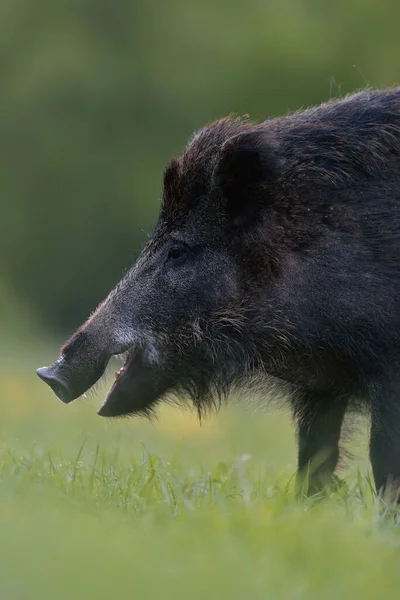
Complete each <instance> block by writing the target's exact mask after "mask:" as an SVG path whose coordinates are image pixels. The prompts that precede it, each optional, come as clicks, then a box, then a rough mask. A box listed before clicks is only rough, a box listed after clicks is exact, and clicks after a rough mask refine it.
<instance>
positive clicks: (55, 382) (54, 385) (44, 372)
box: [36, 367, 74, 402]
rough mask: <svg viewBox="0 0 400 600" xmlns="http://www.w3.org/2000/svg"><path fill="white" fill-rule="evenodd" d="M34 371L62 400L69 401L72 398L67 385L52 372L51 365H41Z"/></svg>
mask: <svg viewBox="0 0 400 600" xmlns="http://www.w3.org/2000/svg"><path fill="white" fill-rule="evenodd" d="M36 373H37V374H38V375H39V377H40V379H42V380H43V381H44V382H45V383H47V385H49V386H50V387H51V389H52V390H53V392H54V393H55V395H56V396H57V397H58V398H59V399H60V400H62V401H63V402H71V401H72V400H74V395H73V393H72V392H71V390H69V388H68V386H67V385H66V383H65V382H64V381H62V379H60V378H59V377H57V375H55V374H54V373H53V372H52V369H51V367H41V368H40V369H37V371H36Z"/></svg>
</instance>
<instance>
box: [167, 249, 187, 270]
mask: <svg viewBox="0 0 400 600" xmlns="http://www.w3.org/2000/svg"><path fill="white" fill-rule="evenodd" d="M188 255H189V251H188V249H187V248H186V247H185V246H174V247H173V248H171V249H170V251H169V252H168V256H167V260H166V264H167V265H168V266H174V267H177V266H178V265H182V264H183V263H184V262H185V261H186V259H187V258H188Z"/></svg>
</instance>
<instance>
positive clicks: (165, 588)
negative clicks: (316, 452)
mask: <svg viewBox="0 0 400 600" xmlns="http://www.w3.org/2000/svg"><path fill="white" fill-rule="evenodd" d="M36 362H39V363H40V358H39V360H38V359H36V360H34V361H32V365H30V364H27V365H24V367H23V368H21V367H20V366H19V367H16V366H15V365H14V363H13V362H12V361H8V363H7V368H6V369H5V370H4V372H2V373H0V408H1V423H0V444H1V445H0V536H1V544H0V598H1V599H2V600H3V599H4V600H17V599H18V600H25V599H26V600H28V599H29V600H36V599H40V600H47V599H52V600H53V599H55V598H56V599H57V600H63V599H64V598H65V599H67V598H68V600H70V599H71V598H74V600H80V599H85V600H88V599H91V598H93V599H96V600H101V599H103V598H104V599H106V598H107V599H109V598H118V599H124V598H140V599H142V598H143V599H153V598H154V599H159V598H160V599H164V598H165V599H169V598H171V599H178V598H185V599H186V598H191V599H203V598H206V599H214V598H215V599H223V598H229V599H232V600H235V599H240V600H242V599H243V600H245V599H246V600H247V599H253V598H257V599H258V598H260V599H261V598H263V599H265V598H268V599H269V598H273V599H285V600H286V599H303V598H304V599H307V600H313V599H315V600H317V599H318V600H321V599H332V600H338V599H340V600H343V599H347V598H352V599H356V598H359V597H360V598H363V600H366V599H372V598H396V599H398V598H399V594H400V526H396V522H395V521H394V519H393V518H391V517H390V516H388V515H386V516H382V514H381V510H380V507H379V505H378V503H377V502H376V500H375V498H374V494H373V492H372V490H371V484H370V478H369V471H368V468H369V467H368V463H367V461H366V448H365V442H366V439H365V436H364V435H361V436H359V437H358V441H357V446H356V447H355V448H353V449H354V450H355V455H356V456H355V459H354V462H350V463H348V464H347V465H346V468H345V469H344V471H343V477H344V479H345V484H343V485H340V486H339V485H338V488H337V490H336V491H334V492H332V493H331V494H330V495H329V496H328V497H327V498H325V499H323V500H320V501H315V500H314V501H311V500H306V499H303V500H302V501H298V500H296V497H295V494H294V489H293V474H294V471H295V467H296V451H295V445H294V435H293V430H292V426H291V423H290V419H289V418H288V417H287V415H285V414H283V413H276V411H272V412H271V411H264V410H261V409H259V408H258V407H256V406H255V405H254V406H252V405H250V406H247V407H244V408H230V409H224V410H223V411H222V412H221V413H220V414H219V415H218V416H217V417H212V418H211V419H210V420H209V421H207V422H206V423H205V425H204V426H203V427H200V426H199V425H198V423H197V421H196V418H195V416H194V415H193V414H191V413H182V412H180V411H178V410H174V409H171V408H166V409H164V410H162V411H161V414H160V420H159V421H158V422H156V423H154V424H150V423H148V422H145V421H143V420H139V419H136V420H131V421H127V420H122V421H119V422H116V423H114V422H108V421H104V420H102V419H100V418H99V417H97V416H96V414H95V413H96V408H97V406H98V405H99V404H100V402H101V395H102V392H99V394H98V395H97V397H94V398H91V399H90V400H89V401H87V402H82V403H77V404H73V405H69V406H65V405H63V404H62V403H60V402H58V401H57V399H56V398H55V397H54V396H52V395H51V393H50V392H49V391H48V390H47V389H46V388H45V387H44V385H43V384H40V382H39V381H36V378H35V375H34V370H33V366H34V364H33V363H36Z"/></svg>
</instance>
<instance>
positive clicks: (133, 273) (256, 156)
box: [37, 88, 400, 492]
mask: <svg viewBox="0 0 400 600" xmlns="http://www.w3.org/2000/svg"><path fill="white" fill-rule="evenodd" d="M399 298H400V88H397V89H392V90H386V91H365V92H360V93H357V94H354V95H350V96H347V97H345V98H343V99H340V100H336V101H330V102H327V103H325V104H323V105H321V106H319V107H316V108H311V109H308V110H304V111H301V112H296V113H294V114H291V115H288V116H285V117H282V118H276V119H272V120H268V121H265V122H263V123H261V124H256V123H254V122H252V121H250V120H249V119H247V118H243V119H242V118H234V117H228V118H225V119H222V120H219V121H217V122H214V123H212V124H210V125H208V126H207V127H205V128H204V129H202V130H201V131H199V132H198V133H196V134H195V135H194V136H193V137H192V139H191V140H190V142H189V144H188V146H187V147H186V150H185V151H184V152H183V154H182V155H180V156H179V157H177V158H174V159H173V160H172V162H171V163H170V164H169V165H168V167H167V169H166V171H165V175H164V186H163V196H162V203H161V209H160V215H159V219H158V222H157V224H156V227H155V229H154V232H153V234H152V235H151V237H150V239H149V241H148V242H147V244H146V245H145V247H144V249H143V251H142V253H141V254H140V256H139V258H138V260H137V261H136V263H135V264H134V265H133V267H132V268H131V270H130V271H129V272H128V273H127V275H126V276H125V277H124V278H123V279H122V280H121V281H120V283H118V285H117V286H116V288H115V289H114V290H112V292H111V293H110V295H109V296H108V297H107V298H106V300H104V302H102V303H101V304H100V306H99V307H98V308H97V310H96V311H95V312H94V313H93V314H92V315H91V316H90V318H89V319H88V320H87V321H86V323H84V324H83V325H82V327H81V328H80V329H79V330H78V331H77V332H76V333H75V335H73V336H72V338H71V339H70V340H69V341H68V342H67V343H66V345H65V346H64V347H63V348H62V351H61V357H60V358H59V359H58V360H57V362H56V363H54V364H53V365H52V366H50V367H43V368H41V369H38V371H37V372H38V375H39V376H40V377H41V378H42V379H43V380H44V381H45V382H46V383H48V384H49V385H50V387H51V388H52V389H53V390H54V392H55V393H56V394H57V396H58V397H59V398H60V399H61V400H63V401H64V402H70V401H72V400H74V399H75V398H77V397H78V396H79V395H81V394H82V393H84V392H85V391H86V390H87V389H88V388H89V387H91V386H92V385H93V384H94V383H95V382H96V381H97V380H98V379H99V378H100V376H101V375H102V374H103V372H104V369H105V368H106V365H107V363H108V361H109V359H110V357H111V356H112V355H114V354H120V353H126V361H125V364H124V366H123V368H122V369H121V371H120V372H119V373H118V375H117V377H116V380H115V382H114V384H113V386H112V388H111V390H110V392H109V394H108V396H107V398H106V400H105V403H104V404H103V406H102V407H101V409H100V410H99V414H100V415H104V416H108V417H112V416H118V415H127V414H134V413H142V414H143V413H144V414H149V413H150V412H151V411H152V410H153V409H154V407H155V405H156V404H157V403H158V402H160V401H161V400H162V399H163V398H169V397H171V396H174V397H178V398H186V399H190V400H191V401H192V402H193V404H194V406H195V407H196V408H197V409H198V411H199V412H200V413H201V412H202V411H204V410H205V409H206V408H208V407H211V406H217V405H218V404H219V403H220V402H221V400H223V399H225V398H226V397H227V396H228V394H229V393H230V391H231V390H232V389H235V390H246V389H247V388H249V387H250V388H251V387H252V386H256V387H257V393H258V394H260V392H261V393H262V390H263V389H264V390H267V389H268V385H269V381H270V379H269V378H270V376H273V377H274V378H278V379H279V380H280V381H282V382H283V385H285V386H286V389H287V390H289V392H290V394H289V396H290V399H291V400H290V401H291V406H292V408H293V414H294V417H295V419H296V422H297V424H298V439H299V454H298V464H299V473H300V474H301V473H304V472H306V471H309V470H310V468H311V467H310V466H311V465H313V467H312V468H311V470H310V473H309V490H310V492H311V491H315V490H317V489H319V488H320V486H321V485H322V484H323V483H324V482H325V481H327V480H329V478H330V476H331V475H332V473H333V471H334V469H335V467H336V465H337V462H338V457H339V441H340V434H341V426H342V421H343V418H344V415H345V413H346V411H347V410H349V409H351V408H354V407H356V408H357V407H358V408H361V407H365V408H367V409H368V410H369V411H370V414H371V440H370V459H371V463H372V468H373V473H374V477H375V482H376V487H377V490H379V491H382V490H383V489H384V488H385V487H387V486H388V484H389V483H390V489H391V490H392V489H394V490H395V489H396V486H398V484H399V483H400V302H399Z"/></svg>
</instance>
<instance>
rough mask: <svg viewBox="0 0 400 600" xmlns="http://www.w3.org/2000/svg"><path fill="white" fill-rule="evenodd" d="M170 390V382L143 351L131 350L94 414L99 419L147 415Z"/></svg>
mask: <svg viewBox="0 0 400 600" xmlns="http://www.w3.org/2000/svg"><path fill="white" fill-rule="evenodd" d="M171 388H172V381H171V380H170V379H169V378H168V377H167V376H166V374H165V373H163V372H162V370H161V369H159V368H158V367H157V366H156V365H154V364H152V363H151V362H150V361H149V360H148V357H147V356H146V353H145V352H144V351H143V349H139V348H135V349H132V350H130V351H129V352H128V354H127V356H126V360H125V363H124V365H123V366H122V368H121V369H120V370H119V371H117V372H116V373H115V380H114V382H113V384H112V386H111V388H110V390H109V392H108V394H107V396H106V399H105V400H104V403H103V405H102V406H101V408H100V409H99V411H98V412H97V414H98V415H100V416H101V417H119V416H125V415H129V414H137V413H142V414H145V415H149V414H150V413H151V410H152V408H153V407H154V405H155V404H156V403H157V402H158V401H159V400H161V398H162V396H163V395H164V394H165V393H166V392H167V391H168V390H169V389H171Z"/></svg>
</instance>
